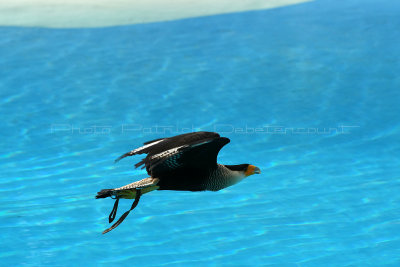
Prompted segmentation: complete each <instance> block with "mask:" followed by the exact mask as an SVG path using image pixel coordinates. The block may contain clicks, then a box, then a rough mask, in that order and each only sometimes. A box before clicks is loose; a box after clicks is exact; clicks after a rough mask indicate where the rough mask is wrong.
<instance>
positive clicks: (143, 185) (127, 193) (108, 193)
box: [96, 177, 160, 234]
mask: <svg viewBox="0 0 400 267" xmlns="http://www.w3.org/2000/svg"><path fill="white" fill-rule="evenodd" d="M158 182H159V179H158V178H152V177H149V178H145V179H142V180H140V181H137V182H134V183H131V184H128V185H125V186H122V187H119V188H115V189H103V190H101V191H99V192H97V195H96V198H106V197H114V198H115V203H114V207H113V209H112V210H111V213H110V215H109V216H108V222H109V223H111V222H112V221H113V220H114V219H115V215H116V214H117V209H118V202H119V199H120V198H125V199H135V201H134V202H133V204H132V206H131V208H130V209H129V210H128V211H126V212H125V213H124V214H123V215H122V216H121V217H120V218H119V219H118V221H117V222H116V223H114V224H113V225H112V226H111V227H110V228H108V229H106V230H104V232H103V234H105V233H108V232H109V231H111V230H113V229H115V228H116V227H117V226H118V225H120V224H121V223H122V222H123V220H124V219H125V218H126V216H128V214H129V212H130V211H131V210H133V209H134V208H135V207H136V206H137V204H138V203H139V199H140V197H141V195H142V194H146V193H148V192H151V191H153V190H157V189H159V188H160V187H159V186H157V183H158Z"/></svg>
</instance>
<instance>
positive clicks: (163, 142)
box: [115, 132, 219, 168]
mask: <svg viewBox="0 0 400 267" xmlns="http://www.w3.org/2000/svg"><path fill="white" fill-rule="evenodd" d="M218 137H219V134H218V133H214V132H194V133H186V134H181V135H177V136H173V137H169V138H160V139H155V140H152V141H148V142H146V143H144V146H141V147H139V148H136V149H134V150H132V151H129V152H127V153H125V154H123V155H122V156H120V157H119V158H117V159H116V160H115V162H118V161H119V160H121V159H123V158H125V157H128V156H133V155H139V154H148V155H147V157H146V159H148V158H149V157H151V156H154V155H156V154H160V153H162V152H164V151H168V150H171V149H174V148H177V147H181V146H184V145H190V144H194V143H197V142H202V141H205V140H209V139H213V138H218ZM146 159H143V160H142V161H140V162H139V163H137V164H136V165H135V167H136V168H137V167H139V166H141V165H143V164H144V163H145V160H146Z"/></svg>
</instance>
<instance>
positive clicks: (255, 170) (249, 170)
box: [244, 165, 261, 176]
mask: <svg viewBox="0 0 400 267" xmlns="http://www.w3.org/2000/svg"><path fill="white" fill-rule="evenodd" d="M256 173H257V174H258V173H261V171H260V168H258V167H256V166H254V165H249V166H248V167H247V170H246V172H245V173H244V174H245V175H246V176H250V175H253V174H256Z"/></svg>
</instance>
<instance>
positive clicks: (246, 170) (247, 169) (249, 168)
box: [225, 164, 261, 177]
mask: <svg viewBox="0 0 400 267" xmlns="http://www.w3.org/2000/svg"><path fill="white" fill-rule="evenodd" d="M225 166H226V167H227V168H228V169H230V170H232V171H239V172H241V173H243V175H244V176H245V177H247V176H250V175H253V174H260V173H261V170H260V168H258V167H256V166H254V165H251V164H240V165H225Z"/></svg>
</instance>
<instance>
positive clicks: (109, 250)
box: [0, 0, 400, 266]
mask: <svg viewBox="0 0 400 267" xmlns="http://www.w3.org/2000/svg"><path fill="white" fill-rule="evenodd" d="M399 14H400V2H399V1H394V0H390V1H389V0H381V1H372V0H364V1H361V0H348V1H331V0H319V1H314V2H310V3H305V4H300V5H295V6H289V7H284V8H277V9H272V10H264V11H253V12H242V13H235V14H228V15H218V16H210V17H203V18H193V19H185V20H178V21H172V22H162V23H151V24H143V25H131V26H119V27H108V28H96V29H45V28H22V27H0V37H1V38H0V101H1V105H0V114H1V122H0V123H1V132H0V137H1V140H2V142H1V143H0V148H1V163H0V164H1V166H0V193H1V202H0V226H1V231H0V239H1V242H0V262H1V263H0V265H2V266H13V265H18V266H116V265H119V266H126V265H132V266H273V265H275V266H292V265H294V266H378V265H385V266H399V264H400V209H399V207H400V206H399V205H400V179H399V178H400V167H399V166H400V161H399V158H400V157H399V156H400V145H399V141H400V135H399V119H400V105H399V103H400V90H399V89H400V76H399V73H400V45H399V43H400V31H399V30H398V29H400V16H399ZM255 128H257V131H259V132H257V133H255V132H253V131H255V130H256V129H255ZM189 129H191V130H217V131H219V132H220V133H221V134H222V135H223V136H227V137H229V138H230V139H231V143H230V144H229V145H227V146H226V147H225V148H224V149H223V150H222V151H221V153H220V156H219V162H220V163H225V164H239V163H251V164H254V165H256V166H259V167H260V168H261V170H262V174H261V175H257V176H256V175H255V176H251V177H249V178H248V179H246V180H244V181H243V182H241V183H240V184H238V185H235V186H233V187H230V188H228V189H225V190H222V191H220V192H196V193H193V192H173V191H160V192H153V193H151V194H149V195H145V196H144V197H143V198H142V199H141V202H140V204H139V206H138V207H137V208H136V209H135V210H134V212H132V213H131V214H130V216H129V217H128V218H127V219H126V220H125V222H124V223H123V224H122V225H120V226H119V227H118V228H117V229H116V230H114V231H112V232H110V233H108V234H106V235H102V234H101V232H102V231H103V230H104V229H105V228H107V227H108V222H107V216H108V213H109V212H110V210H111V207H112V205H113V201H112V200H109V199H107V200H96V199H94V195H95V193H96V192H97V191H98V190H99V189H102V188H113V187H118V186H122V185H124V184H127V183H130V182H132V181H134V180H138V179H142V178H144V177H146V173H145V172H144V171H142V170H134V169H133V165H134V163H136V162H137V161H138V160H139V159H140V157H137V158H129V159H125V160H123V161H121V162H120V163H119V164H117V165H114V164H113V160H114V159H115V158H116V157H118V156H119V155H120V154H122V153H124V152H126V151H129V150H130V149H133V148H135V147H137V146H139V145H140V144H141V143H143V142H145V141H147V140H151V139H154V138H158V137H163V136H171V135H174V134H177V133H181V132H184V131H187V130H189ZM285 130H286V133H284V132H282V131H285ZM243 131H245V132H246V133H243ZM130 204H131V201H122V203H121V204H120V212H119V214H121V212H122V211H123V210H124V209H127V208H128V207H129V206H130Z"/></svg>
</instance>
